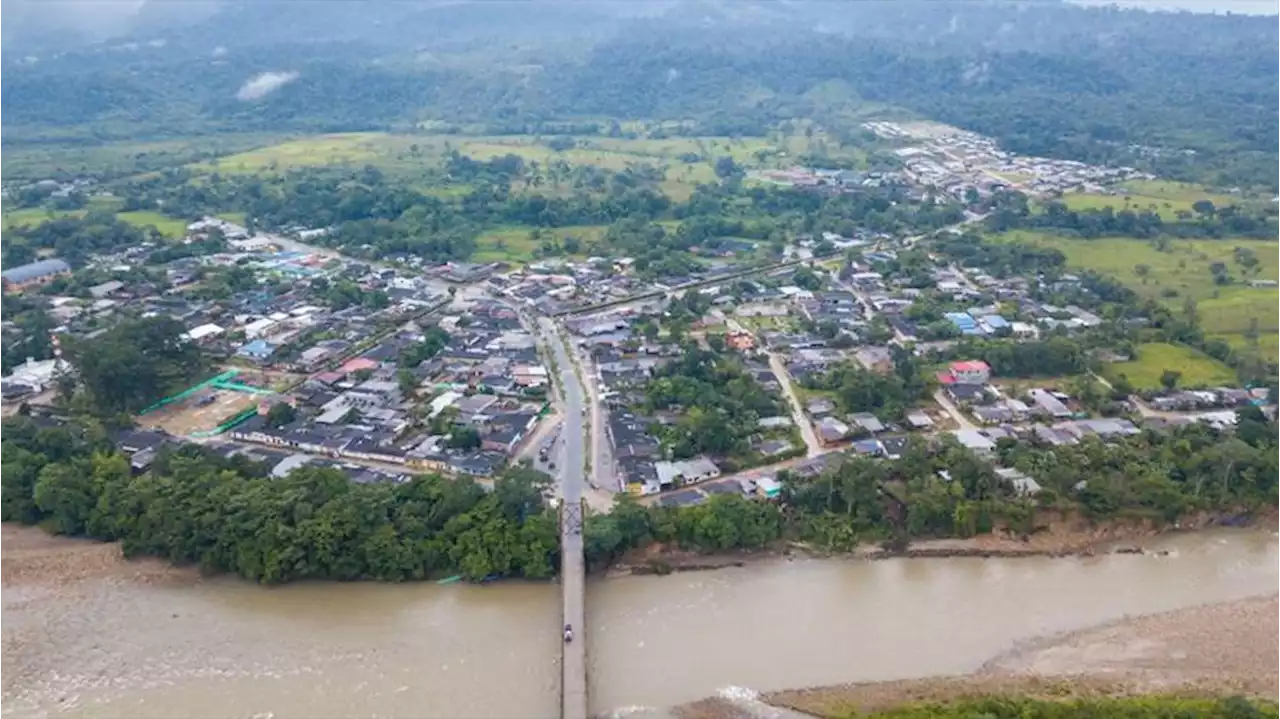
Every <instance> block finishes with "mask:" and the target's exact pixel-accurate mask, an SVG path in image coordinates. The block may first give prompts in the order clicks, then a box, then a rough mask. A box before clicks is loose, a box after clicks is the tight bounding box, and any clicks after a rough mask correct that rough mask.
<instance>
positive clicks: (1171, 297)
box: [997, 230, 1280, 359]
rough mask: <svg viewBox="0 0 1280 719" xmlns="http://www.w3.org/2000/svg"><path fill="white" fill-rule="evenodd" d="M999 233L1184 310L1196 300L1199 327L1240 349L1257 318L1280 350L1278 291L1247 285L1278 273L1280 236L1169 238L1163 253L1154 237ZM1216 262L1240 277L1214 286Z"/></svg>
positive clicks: (1263, 335) (1262, 347)
mask: <svg viewBox="0 0 1280 719" xmlns="http://www.w3.org/2000/svg"><path fill="white" fill-rule="evenodd" d="M997 239H1000V240H1004V241H1010V242H1012V241H1018V242H1027V243H1031V244H1035V245H1040V246H1042V247H1053V248H1056V249H1058V250H1060V251H1061V252H1062V253H1063V254H1064V255H1066V257H1067V264H1068V265H1069V266H1070V267H1072V268H1075V269H1087V270H1093V271H1095V272H1098V273H1100V274H1103V275H1108V276H1110V277H1113V278H1115V279H1116V280H1119V281H1120V282H1122V283H1124V284H1125V285H1126V286H1128V287H1129V288H1130V289H1132V290H1133V291H1135V292H1137V293H1138V294H1140V295H1142V296H1144V297H1150V298H1152V299H1156V300H1159V301H1161V302H1163V303H1165V304H1166V305H1168V306H1169V307H1171V308H1173V309H1175V310H1179V311H1180V310H1181V309H1182V308H1183V304H1184V303H1185V302H1186V300H1187V299H1191V300H1194V301H1195V302H1196V311H1197V312H1198V313H1199V315H1200V322H1201V325H1202V326H1203V327H1205V328H1206V329H1207V330H1209V331H1210V332H1212V333H1214V334H1215V335H1219V336H1222V337H1223V338H1224V339H1226V340H1227V341H1228V342H1229V343H1230V344H1232V345H1233V346H1236V347H1240V348H1246V347H1248V345H1249V343H1248V342H1247V340H1246V339H1245V337H1244V335H1245V333H1247V332H1248V331H1249V329H1250V327H1251V326H1252V325H1254V324H1255V323H1254V320H1256V328H1257V331H1258V333H1259V342H1258V348H1259V351H1260V352H1265V353H1266V354H1265V355H1264V356H1267V357H1271V358H1273V359H1274V358H1275V357H1276V356H1277V355H1276V346H1277V343H1276V337H1275V335H1276V332H1277V330H1278V329H1280V290H1277V289H1276V288H1274V287H1271V288H1260V287H1250V286H1249V284H1248V283H1249V282H1250V281H1253V280H1271V281H1275V280H1278V279H1280V256H1277V252H1276V244H1275V243H1274V242H1268V241H1265V240H1252V239H1222V240H1170V241H1168V242H1167V246H1166V248H1165V250H1164V251H1161V250H1160V249H1158V247H1157V244H1156V243H1155V242H1152V241H1150V240H1142V239H1137V238H1132V237H1103V238H1097V239H1091V240H1089V239H1079V238H1070V237H1062V236H1059V235H1052V234H1048V233H1043V232H1029V231H1022V230H1018V231H1013V232H1007V233H1004V234H1003V235H999V236H998V238H997ZM1236 248H1241V249H1246V250H1249V251H1251V252H1252V253H1253V256H1255V257H1256V258H1257V260H1258V263H1257V265H1256V267H1253V268H1249V267H1246V266H1244V265H1243V264H1241V263H1240V262H1239V260H1238V257H1237V253H1236ZM1215 262H1221V263H1223V264H1224V265H1225V266H1226V268H1227V271H1228V272H1229V273H1230V274H1231V276H1232V277H1233V278H1234V280H1235V281H1234V282H1233V283H1232V284H1230V285H1225V286H1220V285H1216V284H1214V281H1213V273H1212V271H1211V270H1210V267H1211V266H1212V265H1213V263H1215Z"/></svg>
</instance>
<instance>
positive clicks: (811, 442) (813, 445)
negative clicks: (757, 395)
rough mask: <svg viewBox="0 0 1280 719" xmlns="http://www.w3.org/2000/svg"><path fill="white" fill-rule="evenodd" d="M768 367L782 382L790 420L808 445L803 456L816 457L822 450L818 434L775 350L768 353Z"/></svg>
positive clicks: (789, 374)
mask: <svg viewBox="0 0 1280 719" xmlns="http://www.w3.org/2000/svg"><path fill="white" fill-rule="evenodd" d="M769 367H770V368H771V369H773V374H774V376H775V377H777V378H778V382H780V383H781V384H782V391H783V393H785V394H786V396H787V404H789V405H791V421H792V422H795V423H796V426H797V427H799V428H800V436H801V437H803V438H804V443H805V446H806V447H808V451H807V452H806V454H805V456H806V457H817V456H818V455H820V454H822V452H823V449H822V443H821V442H819V441H818V435H817V434H816V433H815V432H814V431H813V423H812V422H810V421H809V418H808V417H807V416H805V413H804V407H802V406H801V405H800V398H799V397H797V396H796V391H795V389H794V388H793V387H792V386H791V382H792V379H791V373H790V372H788V371H787V366H786V365H785V364H784V363H783V362H782V358H781V357H779V356H778V354H777V353H776V352H770V353H769Z"/></svg>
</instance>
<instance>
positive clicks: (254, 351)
mask: <svg viewBox="0 0 1280 719" xmlns="http://www.w3.org/2000/svg"><path fill="white" fill-rule="evenodd" d="M275 351H276V347H275V345H273V344H271V343H270V342H267V341H266V340H254V341H252V342H250V343H248V344H245V345H242V346H241V347H240V348H239V349H237V350H236V354H237V355H239V356H241V357H244V358H246V359H251V360H254V361H257V362H263V361H265V360H267V359H269V358H270V357H271V355H273V354H275Z"/></svg>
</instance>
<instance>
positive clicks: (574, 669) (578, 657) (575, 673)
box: [560, 515, 587, 719]
mask: <svg viewBox="0 0 1280 719" xmlns="http://www.w3.org/2000/svg"><path fill="white" fill-rule="evenodd" d="M565 519H566V521H564V522H562V523H561V530H560V589H561V598H562V601H563V609H562V611H563V614H564V623H565V624H569V625H571V626H572V627H573V641H572V642H569V643H567V644H564V643H562V646H563V647H564V651H563V655H562V659H561V662H560V668H561V671H562V673H563V676H562V678H561V684H560V716H561V717H562V718H563V719H587V636H586V635H587V626H586V621H585V618H586V607H585V604H586V602H585V592H586V568H585V562H584V558H583V553H582V534H581V526H582V525H581V515H578V517H577V518H576V519H573V518H569V517H566V518H565Z"/></svg>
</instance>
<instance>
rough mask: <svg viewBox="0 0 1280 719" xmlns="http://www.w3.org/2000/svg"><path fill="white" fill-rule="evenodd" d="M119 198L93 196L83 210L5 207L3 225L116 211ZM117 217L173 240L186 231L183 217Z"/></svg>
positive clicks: (123, 214) (146, 213)
mask: <svg viewBox="0 0 1280 719" xmlns="http://www.w3.org/2000/svg"><path fill="white" fill-rule="evenodd" d="M121 204H122V203H121V201H120V199H119V198H116V197H103V196H98V197H91V198H89V206H88V207H87V208H85V209H82V210H49V209H45V208H43V207H28V208H25V209H21V210H6V211H4V214H3V227H4V229H6V230H8V229H11V228H14V227H21V226H22V225H30V226H33V227H34V226H37V225H40V224H42V223H44V222H47V221H49V220H55V219H57V218H59V217H83V216H84V215H85V214H86V213H88V212H89V211H90V210H103V211H107V212H116V210H118V209H119V208H120V206H121ZM116 218H118V219H120V220H122V221H124V222H128V223H129V224H131V225H136V226H138V227H154V228H156V229H157V230H159V231H160V234H162V235H164V236H165V237H168V238H170V239H178V238H181V237H182V236H183V235H184V234H185V233H186V228H187V225H186V223H185V222H183V221H182V220H175V219H173V218H172V217H165V216H164V215H162V214H160V213H159V212H149V211H135V212H116Z"/></svg>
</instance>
